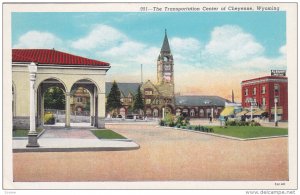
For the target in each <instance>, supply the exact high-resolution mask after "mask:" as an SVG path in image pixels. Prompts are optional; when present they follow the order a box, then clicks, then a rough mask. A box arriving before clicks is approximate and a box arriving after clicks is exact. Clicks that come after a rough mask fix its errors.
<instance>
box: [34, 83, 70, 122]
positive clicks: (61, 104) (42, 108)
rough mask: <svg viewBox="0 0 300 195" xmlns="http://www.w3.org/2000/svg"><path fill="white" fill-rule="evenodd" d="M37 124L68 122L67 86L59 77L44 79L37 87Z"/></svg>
mask: <svg viewBox="0 0 300 195" xmlns="http://www.w3.org/2000/svg"><path fill="white" fill-rule="evenodd" d="M36 102H37V103H36V107H37V125H38V126H44V125H54V124H60V125H61V126H65V123H66V112H65V110H66V87H65V84H64V83H63V82H62V81H60V80H59V79H57V78H49V79H46V80H44V81H42V82H41V83H40V84H39V86H38V88H37V101H36Z"/></svg>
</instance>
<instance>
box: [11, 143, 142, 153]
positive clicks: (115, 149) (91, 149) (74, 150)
mask: <svg viewBox="0 0 300 195" xmlns="http://www.w3.org/2000/svg"><path fill="white" fill-rule="evenodd" d="M139 148H140V146H139V145H138V146H135V147H98V148H95V147H93V148H92V147H89V148H16V149H13V153H26V152H95V151H126V150H137V149H139Z"/></svg>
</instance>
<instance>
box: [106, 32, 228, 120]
mask: <svg viewBox="0 0 300 195" xmlns="http://www.w3.org/2000/svg"><path fill="white" fill-rule="evenodd" d="M174 68H175V66H174V59H173V55H172V52H171V49H170V45H169V40H168V36H167V33H165V37H164V40H163V44H162V47H161V51H160V53H159V56H158V58H157V82H156V83H153V82H152V81H150V80H148V81H146V82H143V83H142V85H141V90H142V94H143V98H144V102H145V109H144V114H145V115H146V116H147V117H154V118H155V117H162V116H163V111H164V112H165V113H172V114H174V115H175V114H176V115H179V114H181V113H185V115H187V116H189V117H191V118H208V117H210V116H212V117H214V118H217V117H219V115H220V113H221V111H222V110H223V109H224V107H225V102H229V101H228V100H226V99H224V98H222V97H219V96H180V95H175V92H174V88H175V76H174ZM118 85H119V88H120V91H121V95H122V94H129V96H128V97H127V96H126V95H125V96H124V100H125V101H123V107H122V108H121V109H120V114H122V115H126V114H127V113H128V107H129V106H132V105H133V103H132V102H133V100H132V96H134V95H135V93H136V91H137V88H138V86H139V83H118ZM128 89H130V91H128ZM109 91H110V88H109V87H107V89H106V93H107V95H108V93H109ZM132 92H134V94H133V93H132ZM128 100H130V101H129V102H128Z"/></svg>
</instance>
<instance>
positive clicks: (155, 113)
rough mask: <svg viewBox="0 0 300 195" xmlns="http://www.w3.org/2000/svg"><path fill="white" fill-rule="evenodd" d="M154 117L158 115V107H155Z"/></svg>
mask: <svg viewBox="0 0 300 195" xmlns="http://www.w3.org/2000/svg"><path fill="white" fill-rule="evenodd" d="M153 117H158V109H156V108H154V109H153Z"/></svg>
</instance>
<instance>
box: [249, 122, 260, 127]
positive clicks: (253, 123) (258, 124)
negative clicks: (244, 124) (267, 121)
mask: <svg viewBox="0 0 300 195" xmlns="http://www.w3.org/2000/svg"><path fill="white" fill-rule="evenodd" d="M249 125H250V126H260V123H259V122H256V121H251V122H250V124H249Z"/></svg>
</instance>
